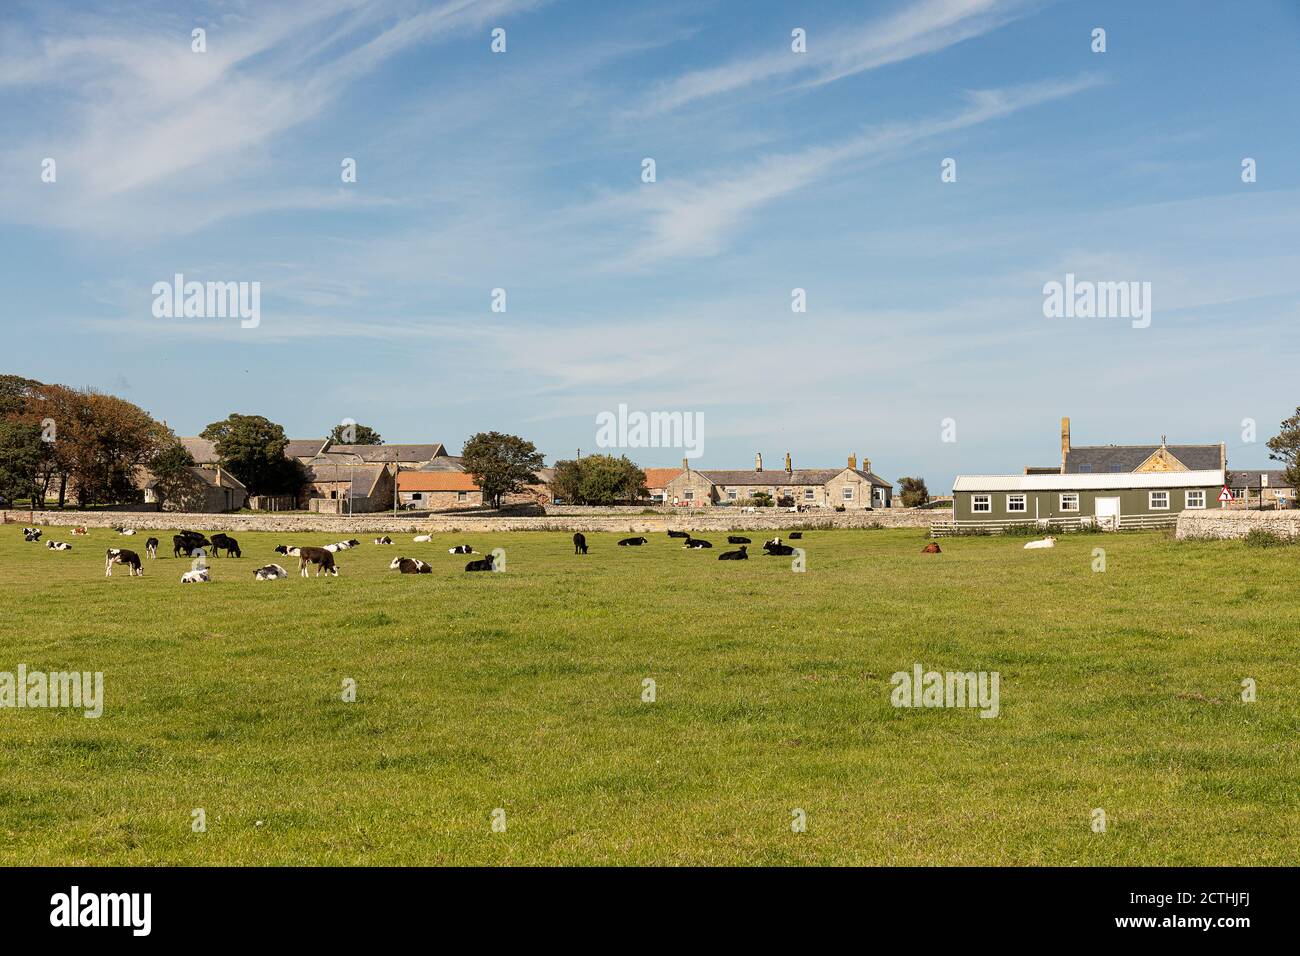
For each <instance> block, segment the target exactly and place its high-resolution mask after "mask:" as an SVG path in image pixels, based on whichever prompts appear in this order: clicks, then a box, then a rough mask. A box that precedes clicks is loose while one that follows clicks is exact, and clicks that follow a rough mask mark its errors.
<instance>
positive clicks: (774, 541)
mask: <svg viewBox="0 0 1300 956" xmlns="http://www.w3.org/2000/svg"><path fill="white" fill-rule="evenodd" d="M780 543H781V539H780V538H773V539H772V540H771V541H764V542H763V547H765V548H766V547H769V546H774V545H780Z"/></svg>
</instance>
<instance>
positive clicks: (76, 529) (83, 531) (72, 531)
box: [68, 526, 90, 535]
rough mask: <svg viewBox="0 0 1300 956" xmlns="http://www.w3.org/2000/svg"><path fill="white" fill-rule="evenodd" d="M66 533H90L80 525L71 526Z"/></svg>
mask: <svg viewBox="0 0 1300 956" xmlns="http://www.w3.org/2000/svg"><path fill="white" fill-rule="evenodd" d="M68 533H69V534H76V535H82V534H90V532H89V531H87V530H86V529H85V527H84V526H83V527H81V528H73V529H72V530H71V531H70V532H68Z"/></svg>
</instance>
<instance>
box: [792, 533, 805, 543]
mask: <svg viewBox="0 0 1300 956" xmlns="http://www.w3.org/2000/svg"><path fill="white" fill-rule="evenodd" d="M802 537H803V532H802V531H791V532H790V540H791V541H798V540H799V539H800V538H802Z"/></svg>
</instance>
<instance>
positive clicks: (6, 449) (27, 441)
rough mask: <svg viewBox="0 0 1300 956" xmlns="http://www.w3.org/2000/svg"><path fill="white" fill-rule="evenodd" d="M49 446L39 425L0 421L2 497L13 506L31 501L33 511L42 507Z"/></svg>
mask: <svg viewBox="0 0 1300 956" xmlns="http://www.w3.org/2000/svg"><path fill="white" fill-rule="evenodd" d="M45 444H46V443H45V442H43V441H41V427H40V426H39V425H33V424H30V423H27V422H21V421H4V420H0V498H3V499H4V500H5V501H6V502H8V503H10V504H12V503H13V502H14V501H16V500H17V499H19V498H30V499H32V507H33V508H39V507H41V504H42V502H41V498H42V497H43V494H44V493H43V491H42V482H41V469H42V464H43V462H44V460H45V455H46V448H45Z"/></svg>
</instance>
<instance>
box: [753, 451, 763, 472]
mask: <svg viewBox="0 0 1300 956" xmlns="http://www.w3.org/2000/svg"><path fill="white" fill-rule="evenodd" d="M754 470H755V471H762V470H763V453H762V452H756V453H755V454H754Z"/></svg>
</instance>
